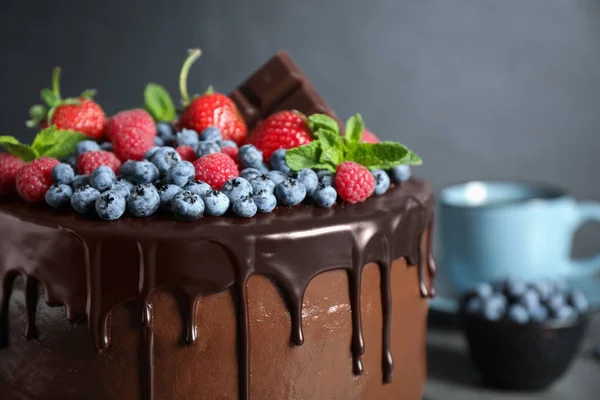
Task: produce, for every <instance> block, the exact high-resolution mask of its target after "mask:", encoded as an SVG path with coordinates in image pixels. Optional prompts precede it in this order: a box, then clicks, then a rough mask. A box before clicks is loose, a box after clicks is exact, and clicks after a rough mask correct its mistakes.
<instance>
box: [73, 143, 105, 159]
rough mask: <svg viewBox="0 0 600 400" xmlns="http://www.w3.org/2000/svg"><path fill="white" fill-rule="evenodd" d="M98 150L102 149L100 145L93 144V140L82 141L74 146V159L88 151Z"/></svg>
mask: <svg viewBox="0 0 600 400" xmlns="http://www.w3.org/2000/svg"><path fill="white" fill-rule="evenodd" d="M99 150H102V149H101V148H100V145H99V144H98V143H96V142H94V141H93V140H83V141H81V142H79V143H77V146H75V151H74V155H75V157H79V156H80V155H82V154H83V153H87V152H88V151H99Z"/></svg>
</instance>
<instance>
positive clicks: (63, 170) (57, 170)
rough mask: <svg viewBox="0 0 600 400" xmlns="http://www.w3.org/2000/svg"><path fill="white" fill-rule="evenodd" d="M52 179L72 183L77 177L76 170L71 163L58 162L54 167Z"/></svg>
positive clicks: (55, 181)
mask: <svg viewBox="0 0 600 400" xmlns="http://www.w3.org/2000/svg"><path fill="white" fill-rule="evenodd" d="M51 174H52V181H53V182H54V183H58V184H63V185H70V184H71V182H73V179H75V171H73V167H71V166H70V165H69V164H64V163H63V164H58V165H56V166H55V167H54V168H52V173H51Z"/></svg>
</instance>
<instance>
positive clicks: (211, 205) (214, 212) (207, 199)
mask: <svg viewBox="0 0 600 400" xmlns="http://www.w3.org/2000/svg"><path fill="white" fill-rule="evenodd" d="M202 200H203V201H204V208H205V210H206V215H210V216H213V217H218V216H220V215H223V214H225V213H226V212H227V210H228V209H229V204H230V203H229V198H227V196H225V194H223V193H221V192H219V191H218V190H211V191H210V192H208V193H207V194H206V195H205V196H204V197H202Z"/></svg>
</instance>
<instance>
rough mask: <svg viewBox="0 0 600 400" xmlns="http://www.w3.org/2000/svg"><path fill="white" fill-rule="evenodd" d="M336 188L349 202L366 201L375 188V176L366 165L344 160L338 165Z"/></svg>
mask: <svg viewBox="0 0 600 400" xmlns="http://www.w3.org/2000/svg"><path fill="white" fill-rule="evenodd" d="M335 188H336V190H337V192H338V195H339V196H340V197H341V198H342V199H343V200H344V201H346V202H348V203H352V204H353V203H360V202H362V201H365V200H366V199H367V198H368V197H369V196H371V195H372V194H373V191H374V190H375V177H374V176H373V174H372V173H371V171H369V170H368V169H367V168H365V167H364V166H362V165H360V164H357V163H355V162H354V161H344V162H343V163H341V164H340V165H338V167H337V171H336V175H335Z"/></svg>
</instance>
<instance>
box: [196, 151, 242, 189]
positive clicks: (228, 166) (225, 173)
mask: <svg viewBox="0 0 600 400" xmlns="http://www.w3.org/2000/svg"><path fill="white" fill-rule="evenodd" d="M194 168H196V179H197V180H200V181H202V182H206V183H208V184H209V185H210V186H212V188H213V189H215V190H221V186H223V184H224V183H225V182H226V181H227V180H229V179H231V178H237V177H238V176H239V175H240V171H239V169H238V166H237V164H236V163H235V161H234V160H233V159H232V158H231V157H229V156H228V155H226V154H223V153H212V154H208V155H206V156H202V157H200V158H199V159H197V160H196V161H194Z"/></svg>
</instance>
